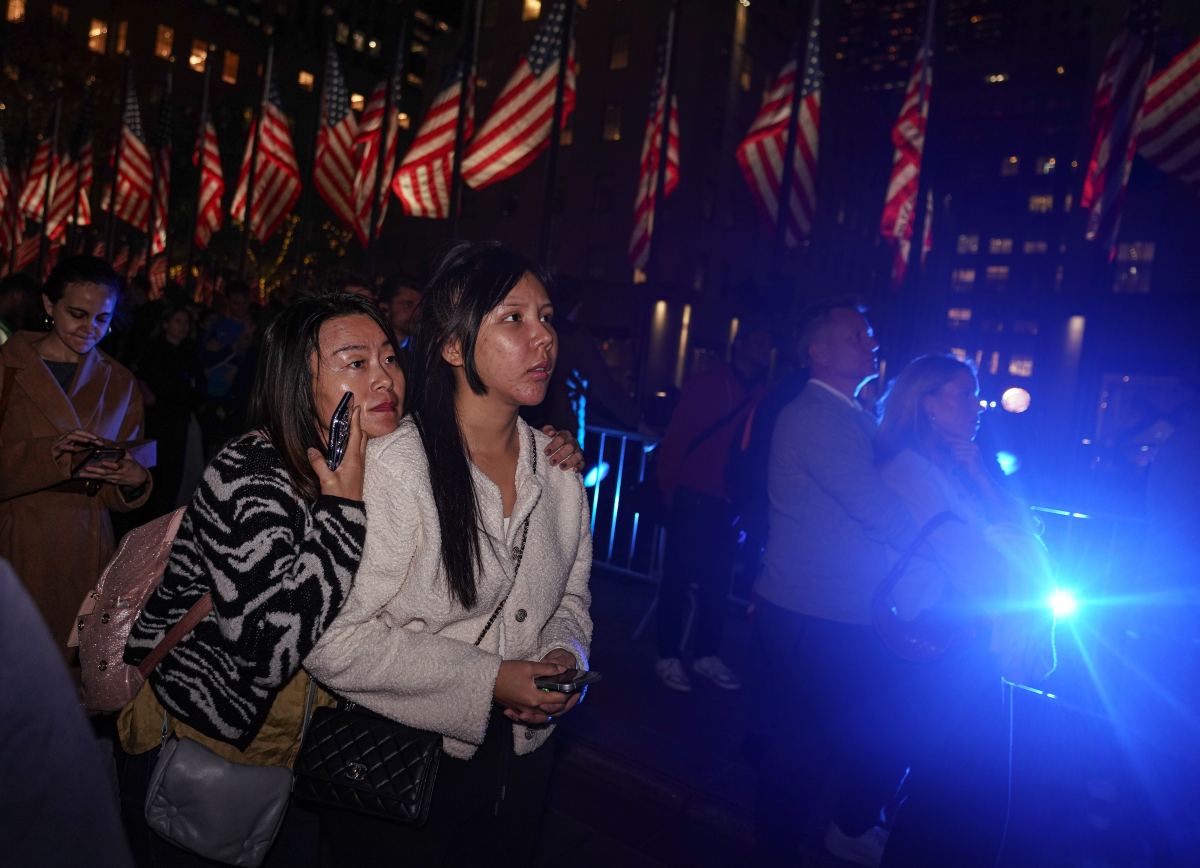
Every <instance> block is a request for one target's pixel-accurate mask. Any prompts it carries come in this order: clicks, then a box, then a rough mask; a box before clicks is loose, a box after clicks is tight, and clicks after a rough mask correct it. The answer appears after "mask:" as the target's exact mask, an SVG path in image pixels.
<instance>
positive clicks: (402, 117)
mask: <svg viewBox="0 0 1200 868" xmlns="http://www.w3.org/2000/svg"><path fill="white" fill-rule="evenodd" d="M396 126H398V127H399V128H400V129H402V130H407V129H411V128H412V115H410V114H409V113H408V112H399V113H398V114H397V115H396Z"/></svg>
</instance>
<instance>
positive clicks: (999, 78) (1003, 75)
mask: <svg viewBox="0 0 1200 868" xmlns="http://www.w3.org/2000/svg"><path fill="white" fill-rule="evenodd" d="M983 80H984V81H986V82H987V83H988V84H1002V83H1003V82H1006V81H1008V73H1007V72H992V73H989V74H987V75H985V76H984V77H983Z"/></svg>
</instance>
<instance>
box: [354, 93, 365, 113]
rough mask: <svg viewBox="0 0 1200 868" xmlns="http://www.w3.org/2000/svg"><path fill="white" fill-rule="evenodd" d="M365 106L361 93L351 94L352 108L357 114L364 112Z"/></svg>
mask: <svg viewBox="0 0 1200 868" xmlns="http://www.w3.org/2000/svg"><path fill="white" fill-rule="evenodd" d="M364 105H366V101H365V100H364V99H363V95H362V94H361V93H352V94H350V108H352V109H354V110H355V111H356V112H360V111H362V110H363V106H364Z"/></svg>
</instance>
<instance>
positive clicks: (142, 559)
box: [67, 507, 186, 711]
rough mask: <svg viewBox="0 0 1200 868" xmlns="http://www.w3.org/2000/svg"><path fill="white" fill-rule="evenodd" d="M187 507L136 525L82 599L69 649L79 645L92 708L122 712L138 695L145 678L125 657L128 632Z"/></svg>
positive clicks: (87, 701)
mask: <svg viewBox="0 0 1200 868" xmlns="http://www.w3.org/2000/svg"><path fill="white" fill-rule="evenodd" d="M184 509H186V507H180V508H179V509H177V510H175V511H174V512H172V513H168V514H167V515H164V516H161V517H159V518H156V519H155V520H154V521H152V522H149V523H148V524H144V525H142V526H141V527H137V528H134V529H133V530H131V531H130V532H129V533H127V534H125V536H124V537H123V538H122V539H121V544H120V545H119V546H117V552H116V554H114V555H113V556H112V559H111V560H110V561H109V562H108V565H107V566H105V568H104V572H102V573H101V574H100V581H99V582H97V583H96V589H95V590H94V591H91V592H90V593H88V595H87V596H86V597H84V598H83V604H82V605H81V606H80V607H79V614H78V615H76V617H75V626H74V627H73V628H72V629H71V638H70V639H68V640H67V645H68V646H70V647H78V648H79V663H80V666H81V668H82V679H83V702H84V705H85V706H86V707H87V709H88V711H118V710H119V709H121V708H122V707H123V706H124V705H125V703H127V702H129V700H131V699H133V697H134V696H135V695H136V694H137V692H138V690H139V689H140V688H141V686H142V681H143V678H142V676H141V674H140V673H139V672H138V669H137V667H136V666H130V665H128V664H126V663H125V661H124V660H123V659H122V658H123V656H124V654H125V642H126V641H127V640H128V639H129V631H130V630H132V629H133V622H134V621H136V620H137V617H138V615H139V614H140V613H141V611H142V606H144V605H145V604H146V600H148V599H149V598H150V594H151V593H153V591H154V589H155V588H156V587H158V583H159V582H160V581H161V580H162V576H163V572H164V571H165V570H166V568H167V560H168V558H169V557H170V554H171V544H172V543H173V542H174V541H175V534H176V533H178V531H179V523H180V522H181V521H183V512H184Z"/></svg>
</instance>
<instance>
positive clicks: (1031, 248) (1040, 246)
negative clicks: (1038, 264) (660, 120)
mask: <svg viewBox="0 0 1200 868" xmlns="http://www.w3.org/2000/svg"><path fill="white" fill-rule="evenodd" d="M1022 249H1023V250H1024V251H1025V252H1026V253H1045V252H1046V250H1047V249H1048V248H1047V245H1046V242H1045V241H1026V242H1025V245H1024V247H1023V248H1022Z"/></svg>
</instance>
